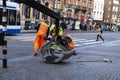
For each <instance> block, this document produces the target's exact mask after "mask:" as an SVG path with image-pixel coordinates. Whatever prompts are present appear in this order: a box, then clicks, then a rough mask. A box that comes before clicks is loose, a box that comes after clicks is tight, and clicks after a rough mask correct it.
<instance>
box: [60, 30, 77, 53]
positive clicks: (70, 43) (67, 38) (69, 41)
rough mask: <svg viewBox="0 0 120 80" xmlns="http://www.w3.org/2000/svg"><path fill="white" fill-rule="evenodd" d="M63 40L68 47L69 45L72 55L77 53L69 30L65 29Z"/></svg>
mask: <svg viewBox="0 0 120 80" xmlns="http://www.w3.org/2000/svg"><path fill="white" fill-rule="evenodd" d="M62 42H63V43H62V44H64V45H65V46H66V47H68V50H70V52H68V53H71V54H70V55H76V53H75V50H74V42H73V39H72V36H70V35H69V34H67V30H64V33H63V35H62Z"/></svg>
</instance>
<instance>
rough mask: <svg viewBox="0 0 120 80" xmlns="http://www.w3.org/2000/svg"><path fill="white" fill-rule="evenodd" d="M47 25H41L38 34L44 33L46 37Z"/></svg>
mask: <svg viewBox="0 0 120 80" xmlns="http://www.w3.org/2000/svg"><path fill="white" fill-rule="evenodd" d="M47 26H48V24H47V23H45V22H44V23H42V25H41V26H40V27H39V30H38V32H44V34H45V35H46V33H47V30H48V27H47Z"/></svg>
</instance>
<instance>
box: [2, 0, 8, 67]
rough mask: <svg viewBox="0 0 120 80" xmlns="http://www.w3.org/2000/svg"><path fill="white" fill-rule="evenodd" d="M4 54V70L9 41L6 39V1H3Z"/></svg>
mask: <svg viewBox="0 0 120 80" xmlns="http://www.w3.org/2000/svg"><path fill="white" fill-rule="evenodd" d="M2 26H3V29H2V34H3V37H2V40H3V42H2V43H3V44H2V54H3V59H2V60H3V68H7V40H6V38H5V36H6V33H7V16H6V0H3V15H2Z"/></svg>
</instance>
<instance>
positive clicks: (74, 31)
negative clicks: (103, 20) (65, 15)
mask: <svg viewBox="0 0 120 80" xmlns="http://www.w3.org/2000/svg"><path fill="white" fill-rule="evenodd" d="M36 32H37V31H36V30H21V33H36ZM86 32H87V33H91V32H96V31H81V30H68V33H86Z"/></svg>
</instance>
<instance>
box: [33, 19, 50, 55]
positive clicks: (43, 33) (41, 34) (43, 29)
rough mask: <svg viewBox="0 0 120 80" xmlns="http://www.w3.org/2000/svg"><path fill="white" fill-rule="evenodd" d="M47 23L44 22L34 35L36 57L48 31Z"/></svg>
mask: <svg viewBox="0 0 120 80" xmlns="http://www.w3.org/2000/svg"><path fill="white" fill-rule="evenodd" d="M48 24H49V22H48V21H45V22H43V23H42V24H41V26H40V27H39V30H38V32H37V34H36V38H35V41H34V56H36V55H37V53H38V51H39V50H42V47H43V46H44V44H45V40H44V39H45V37H46V36H47V31H48Z"/></svg>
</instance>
